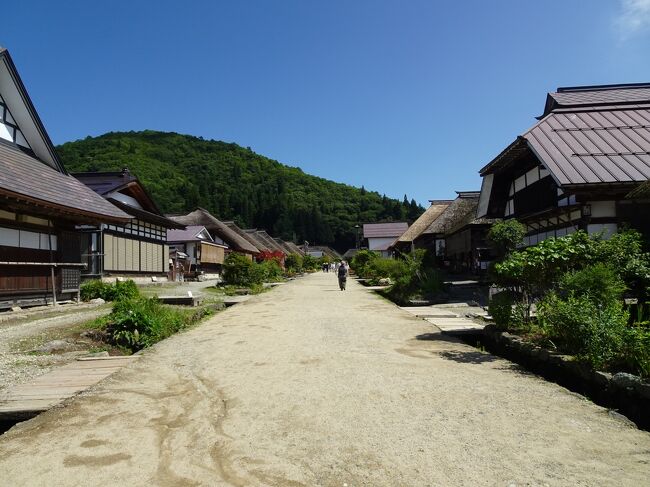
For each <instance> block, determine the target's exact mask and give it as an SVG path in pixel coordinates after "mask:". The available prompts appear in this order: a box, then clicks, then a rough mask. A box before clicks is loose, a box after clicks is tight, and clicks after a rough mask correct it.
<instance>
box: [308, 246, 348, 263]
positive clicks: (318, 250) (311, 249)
mask: <svg viewBox="0 0 650 487" xmlns="http://www.w3.org/2000/svg"><path fill="white" fill-rule="evenodd" d="M303 252H304V253H305V254H306V255H311V256H312V257H316V258H317V259H318V258H321V257H329V258H330V259H332V260H341V259H342V258H343V257H342V256H341V254H339V253H338V252H337V251H336V250H334V249H333V248H331V247H328V246H326V245H309V246H303Z"/></svg>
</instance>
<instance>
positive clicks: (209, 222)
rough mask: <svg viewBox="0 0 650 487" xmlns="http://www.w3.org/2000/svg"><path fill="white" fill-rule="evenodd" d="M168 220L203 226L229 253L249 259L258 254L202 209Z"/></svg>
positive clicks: (251, 246)
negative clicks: (219, 240)
mask: <svg viewBox="0 0 650 487" xmlns="http://www.w3.org/2000/svg"><path fill="white" fill-rule="evenodd" d="M169 218H170V219H172V220H174V221H175V222H178V223H182V224H183V225H201V226H204V227H205V228H206V229H207V230H208V232H210V235H212V237H213V238H219V239H221V240H223V241H224V243H225V244H226V245H228V248H229V249H230V251H232V252H238V253H240V254H244V255H246V256H248V257H249V258H250V259H254V258H255V257H256V256H257V255H258V254H259V253H260V249H258V248H257V247H255V245H252V244H251V243H250V242H249V241H248V240H247V239H246V238H244V237H242V236H241V235H240V234H239V233H238V232H237V231H235V230H233V229H232V228H231V227H230V226H228V225H227V224H226V222H222V221H221V220H219V219H218V218H216V217H215V216H214V215H211V214H210V212H208V210H205V209H203V208H197V209H196V210H194V211H193V212H191V213H188V214H187V215H169Z"/></svg>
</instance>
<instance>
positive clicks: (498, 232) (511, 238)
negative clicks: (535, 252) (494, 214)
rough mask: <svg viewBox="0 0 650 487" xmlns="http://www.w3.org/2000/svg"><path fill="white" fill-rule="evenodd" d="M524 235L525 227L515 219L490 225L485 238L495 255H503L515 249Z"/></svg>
mask: <svg viewBox="0 0 650 487" xmlns="http://www.w3.org/2000/svg"><path fill="white" fill-rule="evenodd" d="M525 235H526V227H525V226H524V225H522V224H521V223H519V222H518V221H517V220H503V221H500V222H497V223H495V224H494V225H492V226H491V227H490V230H489V231H488V234H487V240H488V242H489V243H490V246H491V247H492V248H494V250H495V251H496V253H497V255H500V256H505V255H508V254H509V253H510V252H512V251H513V250H515V249H516V248H517V247H518V246H519V245H520V244H521V243H522V242H523V241H524V236H525Z"/></svg>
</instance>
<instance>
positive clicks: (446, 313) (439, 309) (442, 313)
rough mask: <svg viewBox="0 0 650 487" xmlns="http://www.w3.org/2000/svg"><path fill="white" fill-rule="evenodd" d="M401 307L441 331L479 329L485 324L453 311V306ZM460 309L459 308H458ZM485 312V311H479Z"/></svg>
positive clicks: (461, 331)
mask: <svg viewBox="0 0 650 487" xmlns="http://www.w3.org/2000/svg"><path fill="white" fill-rule="evenodd" d="M401 309H403V310H404V311H407V312H408V313H411V314H412V315H415V316H417V317H418V318H422V319H424V320H426V321H428V322H429V323H431V324H432V325H435V326H437V327H438V328H439V329H440V331H442V332H443V333H451V334H455V333H463V332H475V331H480V330H482V329H483V328H484V327H485V324H482V323H478V322H476V321H474V320H472V319H470V318H466V317H465V316H461V315H459V314H458V313H455V312H454V311H453V310H454V308H453V307H449V306H446V305H433V306H402V307H401ZM459 309H460V308H459ZM481 314H487V313H481Z"/></svg>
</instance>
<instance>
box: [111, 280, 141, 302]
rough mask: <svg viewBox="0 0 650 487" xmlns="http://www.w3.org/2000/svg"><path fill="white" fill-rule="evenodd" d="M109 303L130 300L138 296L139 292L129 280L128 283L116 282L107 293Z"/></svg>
mask: <svg viewBox="0 0 650 487" xmlns="http://www.w3.org/2000/svg"><path fill="white" fill-rule="evenodd" d="M108 296H109V298H110V299H109V301H119V300H121V299H131V298H136V297H138V296H140V291H138V286H136V285H135V282H133V281H132V280H131V279H129V280H128V281H122V282H120V281H118V282H116V283H115V284H113V286H111V290H110V291H109V293H108Z"/></svg>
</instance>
